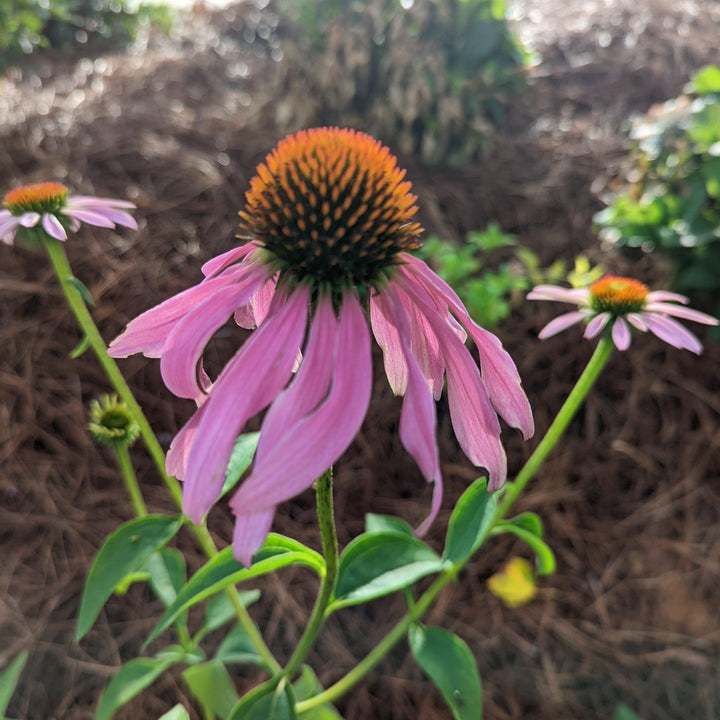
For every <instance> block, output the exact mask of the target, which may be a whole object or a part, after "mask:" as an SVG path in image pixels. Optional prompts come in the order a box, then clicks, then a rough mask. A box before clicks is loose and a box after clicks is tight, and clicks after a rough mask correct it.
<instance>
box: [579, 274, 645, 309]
mask: <svg viewBox="0 0 720 720" xmlns="http://www.w3.org/2000/svg"><path fill="white" fill-rule="evenodd" d="M649 292H650V291H649V290H648V288H647V286H645V285H643V284H642V283H641V282H640V281H639V280H634V279H632V278H624V277H616V276H613V275H608V276H607V277H604V278H602V279H601V280H598V281H597V282H595V283H593V284H592V285H591V286H590V304H591V305H592V307H593V309H594V310H596V311H597V312H612V313H614V314H615V315H624V314H625V313H629V312H640V311H641V310H642V309H643V307H645V301H646V299H647V296H648V293H649Z"/></svg>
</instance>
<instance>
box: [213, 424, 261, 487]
mask: <svg viewBox="0 0 720 720" xmlns="http://www.w3.org/2000/svg"><path fill="white" fill-rule="evenodd" d="M258 440H260V433H259V432H253V433H245V434H244V435H240V436H239V437H238V439H237V440H236V441H235V446H234V447H233V451H232V454H231V455H230V462H228V466H227V470H226V472H225V483H224V484H223V488H222V492H221V493H220V497H222V496H223V495H225V493H227V492H230V490H232V489H233V488H234V487H235V486H236V485H237V484H238V482H239V481H240V478H241V477H242V476H243V474H244V473H245V471H246V470H247V469H248V468H249V467H250V464H251V463H252V461H253V458H254V457H255V450H256V449H257V444H258Z"/></svg>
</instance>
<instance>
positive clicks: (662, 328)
mask: <svg viewBox="0 0 720 720" xmlns="http://www.w3.org/2000/svg"><path fill="white" fill-rule="evenodd" d="M642 316H643V320H645V323H646V325H647V326H648V330H650V332H651V333H653V334H654V335H656V336H657V337H659V338H660V339H661V340H664V341H665V342H666V343H669V344H670V345H672V346H673V347H676V348H679V349H680V350H682V349H686V350H690V352H694V353H695V354H696V355H700V353H702V343H701V342H700V341H699V340H698V339H697V338H696V337H695V335H693V334H692V333H691V332H690V331H689V330H688V329H687V328H685V327H683V326H682V325H681V324H680V323H679V322H677V321H676V320H673V319H672V318H669V317H665V316H664V315H657V314H655V313H643V314H642Z"/></svg>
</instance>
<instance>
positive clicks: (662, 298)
mask: <svg viewBox="0 0 720 720" xmlns="http://www.w3.org/2000/svg"><path fill="white" fill-rule="evenodd" d="M646 301H647V302H649V303H656V302H678V303H680V304H682V305H687V304H688V303H689V302H690V301H689V300H688V299H687V298H686V297H685V296H684V295H680V294H679V293H676V292H670V291H669V290H653V291H652V292H651V293H648V296H647V298H646Z"/></svg>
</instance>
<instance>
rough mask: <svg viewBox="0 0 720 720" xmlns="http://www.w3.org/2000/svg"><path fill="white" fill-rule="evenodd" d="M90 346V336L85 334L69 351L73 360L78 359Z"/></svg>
mask: <svg viewBox="0 0 720 720" xmlns="http://www.w3.org/2000/svg"><path fill="white" fill-rule="evenodd" d="M89 347H90V338H89V337H88V336H87V335H83V339H82V340H81V341H80V342H79V343H78V344H77V345H76V346H75V347H74V348H73V349H72V350H71V351H70V352H69V353H68V357H69V358H70V359H71V360H77V358H79V357H80V356H81V355H82V354H83V353H84V352H85V351H86V350H87V349H88V348H89Z"/></svg>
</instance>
